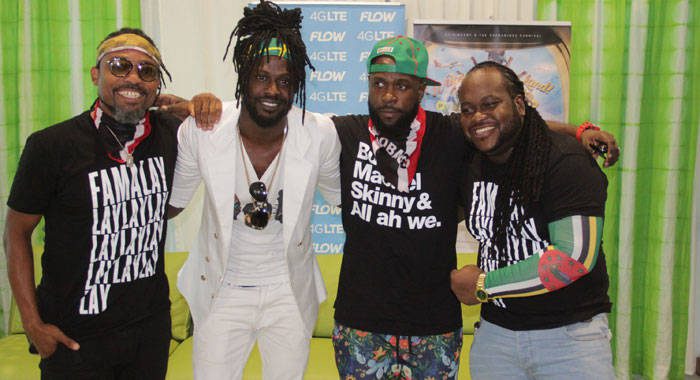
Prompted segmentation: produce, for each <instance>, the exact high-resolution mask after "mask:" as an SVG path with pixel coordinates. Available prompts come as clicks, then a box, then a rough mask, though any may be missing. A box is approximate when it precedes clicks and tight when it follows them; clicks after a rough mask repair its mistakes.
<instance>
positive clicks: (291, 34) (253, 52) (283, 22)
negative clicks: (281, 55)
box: [224, 0, 315, 115]
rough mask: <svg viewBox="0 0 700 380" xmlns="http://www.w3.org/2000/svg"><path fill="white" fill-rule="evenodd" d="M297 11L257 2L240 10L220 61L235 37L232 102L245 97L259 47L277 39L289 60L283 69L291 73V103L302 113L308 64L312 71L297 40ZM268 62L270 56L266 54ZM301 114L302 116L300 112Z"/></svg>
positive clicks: (299, 16)
mask: <svg viewBox="0 0 700 380" xmlns="http://www.w3.org/2000/svg"><path fill="white" fill-rule="evenodd" d="M302 18H303V17H302V16H301V9H300V8H294V9H282V8H280V7H279V6H278V5H277V4H275V3H272V2H270V1H265V0H260V4H258V5H257V6H256V7H255V8H247V7H246V8H244V9H243V18H241V19H240V20H239V21H238V24H237V25H236V27H235V28H234V29H233V32H231V35H230V36H229V39H228V45H226V53H224V61H225V60H226V55H227V54H228V50H229V47H231V41H232V40H233V37H234V36H236V45H235V46H234V47H233V66H234V68H235V69H236V72H237V73H238V81H237V82H236V100H237V104H240V101H241V98H240V97H241V94H243V95H244V96H245V93H246V91H247V88H248V82H249V81H250V77H251V73H252V72H253V70H255V69H256V67H257V64H258V62H257V60H258V59H259V58H260V57H261V55H260V54H259V51H260V50H261V48H264V47H267V46H269V45H270V40H271V39H273V38H277V40H278V41H279V43H280V44H284V45H286V46H287V51H288V54H289V58H288V59H287V69H288V70H289V72H290V73H291V76H292V79H291V83H292V86H293V88H294V96H295V98H294V100H295V101H296V102H298V103H299V105H300V106H301V108H302V110H303V111H304V113H305V111H306V85H305V82H306V70H305V67H306V66H307V65H308V66H309V68H310V69H311V70H315V68H314V67H313V65H312V64H311V60H309V57H308V55H307V54H306V45H305V44H304V41H303V40H302V39H301V33H300V32H299V29H301V20H302ZM267 59H268V61H269V59H270V56H269V55H267ZM302 115H303V113H302Z"/></svg>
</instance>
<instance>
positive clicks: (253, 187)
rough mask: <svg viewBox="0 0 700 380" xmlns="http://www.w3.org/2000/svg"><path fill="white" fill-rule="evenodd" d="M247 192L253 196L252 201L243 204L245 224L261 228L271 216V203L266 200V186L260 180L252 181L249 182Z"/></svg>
mask: <svg viewBox="0 0 700 380" xmlns="http://www.w3.org/2000/svg"><path fill="white" fill-rule="evenodd" d="M248 192H250V196H251V197H253V202H251V203H248V204H247V205H245V206H243V214H245V218H244V220H245V225H246V226H248V227H250V228H253V229H256V230H262V229H263V228H265V227H266V226H267V222H268V221H269V220H270V217H272V205H271V204H270V203H269V202H268V201H267V187H265V184H264V183H262V182H260V181H257V182H253V183H251V184H250V187H249V188H248Z"/></svg>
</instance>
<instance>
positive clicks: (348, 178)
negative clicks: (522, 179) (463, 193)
mask: <svg viewBox="0 0 700 380" xmlns="http://www.w3.org/2000/svg"><path fill="white" fill-rule="evenodd" d="M368 119H369V118H368V116H342V117H336V118H334V122H335V125H336V130H337V131H338V136H339V138H340V142H341V145H342V153H341V160H340V170H341V189H342V217H343V228H344V230H345V233H346V241H345V248H344V251H343V252H344V254H343V263H342V267H341V271H340V280H339V286H338V296H337V299H336V302H335V319H336V320H337V321H338V322H339V323H341V324H343V325H346V326H348V327H352V328H356V329H361V330H365V331H371V332H374V333H384V334H400V335H436V334H441V333H445V332H449V331H454V330H456V329H458V328H459V327H460V326H461V325H462V321H461V311H460V305H459V302H458V301H457V299H456V297H455V296H454V294H453V293H452V291H451V290H450V271H451V270H452V269H454V268H455V267H456V252H455V239H456V232H457V207H456V206H457V204H458V197H459V184H460V175H461V174H462V173H463V170H462V168H463V165H464V156H465V149H466V148H465V144H464V137H463V135H462V132H461V130H460V129H459V128H458V127H457V126H456V125H455V123H454V120H452V121H451V120H450V118H449V117H446V116H442V115H440V114H437V113H434V112H426V131H425V135H424V138H423V142H422V147H421V153H420V158H419V161H418V167H417V171H416V174H415V178H414V180H413V181H412V182H411V184H410V186H409V192H408V193H402V192H400V191H398V190H397V189H395V188H394V186H393V185H391V184H387V183H385V182H384V178H383V177H382V175H381V174H380V173H379V170H378V168H377V165H376V161H375V157H374V154H373V151H372V144H371V142H370V136H369V131H368Z"/></svg>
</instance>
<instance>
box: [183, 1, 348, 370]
mask: <svg viewBox="0 0 700 380" xmlns="http://www.w3.org/2000/svg"><path fill="white" fill-rule="evenodd" d="M300 27H301V10H300V9H298V8H296V9H291V10H282V9H281V8H280V7H278V6H277V5H275V4H273V3H270V2H267V1H262V2H260V4H258V5H257V6H256V7H254V8H245V9H244V16H243V18H242V19H240V21H239V22H238V24H237V26H236V28H235V29H234V31H233V33H232V34H231V38H230V39H231V40H232V39H233V37H234V36H235V37H236V44H235V46H234V48H233V63H234V66H235V69H236V71H237V72H238V82H237V83H236V98H237V100H238V102H229V103H223V105H222V112H221V117H220V121H219V122H218V123H217V124H216V125H215V127H214V130H213V131H211V132H209V131H204V130H200V129H198V128H196V126H195V122H194V120H193V119H188V120H186V121H185V123H183V125H182V126H181V127H180V131H179V132H178V139H179V155H178V158H177V166H176V169H175V179H174V185H173V193H172V197H171V199H170V205H171V207H172V212H171V215H175V214H177V213H178V212H180V210H182V208H183V207H185V206H186V205H187V204H188V203H189V201H190V200H191V198H192V196H193V195H194V193H195V190H196V189H197V187H198V185H199V184H200V183H201V182H203V183H204V184H205V187H206V193H205V196H204V210H203V214H202V225H201V228H200V231H199V237H198V240H197V243H196V245H195V246H194V247H193V248H192V250H191V252H190V255H189V257H188V259H187V261H186V263H185V264H184V266H183V268H182V271H181V273H180V276H179V278H178V287H179V288H180V290H181V292H182V294H183V295H184V296H185V298H186V299H187V302H188V303H189V306H190V310H191V312H192V318H193V320H194V347H193V361H194V374H195V378H197V379H239V378H241V376H242V372H243V368H244V367H245V364H246V362H247V360H248V356H249V354H250V352H251V349H252V347H253V345H254V343H255V342H256V341H257V344H258V348H259V349H260V353H261V356H262V362H263V375H264V377H265V378H269V379H301V378H302V377H303V374H304V369H305V368H306V363H307V360H308V356H309V343H310V339H311V333H312V331H313V328H314V324H315V322H316V317H317V315H318V306H319V304H320V303H321V302H322V301H323V300H324V299H325V296H326V293H325V287H324V284H323V279H322V277H321V273H320V269H319V266H318V263H317V261H316V259H315V257H314V256H313V251H312V249H311V236H310V229H309V224H310V218H311V209H312V202H313V199H314V192H315V190H316V188H318V189H319V190H320V191H321V193H322V194H323V195H324V197H325V198H326V199H327V200H328V201H329V202H331V203H332V204H339V203H340V193H339V174H338V156H339V154H340V144H339V142H338V138H337V135H336V133H335V130H334V128H333V123H332V121H331V120H330V119H329V118H328V117H325V116H322V115H320V114H316V113H312V112H305V110H304V106H303V104H304V99H305V94H304V88H305V87H304V85H305V83H304V82H305V77H306V75H305V66H307V65H308V66H310V63H309V59H308V57H307V54H306V47H305V45H304V42H303V41H302V39H301V34H300V32H299V29H300ZM230 44H231V41H229V46H230ZM227 52H228V48H227ZM295 98H296V99H297V100H298V101H299V103H300V104H301V105H302V106H301V108H299V107H297V106H294V105H293V100H294V99H295ZM239 103H241V104H240V106H239ZM283 200H284V201H283Z"/></svg>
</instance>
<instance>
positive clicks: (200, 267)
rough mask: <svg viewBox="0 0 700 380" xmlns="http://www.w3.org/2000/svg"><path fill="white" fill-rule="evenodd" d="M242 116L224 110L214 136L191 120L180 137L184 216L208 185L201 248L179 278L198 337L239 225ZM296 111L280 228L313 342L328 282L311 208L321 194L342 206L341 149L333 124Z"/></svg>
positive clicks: (178, 196)
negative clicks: (236, 204)
mask: <svg viewBox="0 0 700 380" xmlns="http://www.w3.org/2000/svg"><path fill="white" fill-rule="evenodd" d="M239 114H240V109H239V108H238V107H236V104H235V102H224V104H223V111H222V115H221V119H220V121H219V123H218V124H216V125H215V127H214V130H213V131H203V130H201V129H198V128H197V126H196V125H195V122H194V119H192V118H191V117H190V118H188V119H186V120H185V121H184V122H183V124H182V125H181V126H180V129H179V131H178V155H177V165H176V166H175V178H174V180H173V189H172V193H171V196H170V205H172V206H174V207H178V208H184V207H185V206H186V205H187V204H188V203H189V201H190V200H191V199H192V197H193V196H194V193H195V191H196V190H197V187H198V186H199V184H200V182H204V185H205V195H204V208H203V211H202V224H201V226H200V230H199V234H198V236H197V241H196V244H195V245H194V247H193V248H192V249H191V250H190V254H189V256H188V258H187V261H186V262H185V264H184V265H183V267H182V269H181V270H180V273H179V274H178V280H177V286H178V288H179V289H180V292H181V293H182V294H183V296H184V297H185V299H186V300H187V303H188V304H189V306H190V310H191V312H192V319H193V320H194V324H195V329H196V328H197V326H199V325H200V323H202V322H203V321H204V320H205V319H206V318H207V315H208V314H209V311H210V307H211V301H212V300H213V299H214V298H215V297H216V295H217V293H218V291H219V288H220V286H221V284H222V281H223V276H224V271H225V270H226V265H227V261H228V255H229V247H230V242H231V234H232V230H231V229H232V223H233V203H234V191H233V189H235V188H236V169H237V165H235V164H234V163H235V162H236V161H237V160H238V158H239V157H240V152H239V143H238V137H237V129H236V125H237V123H238V117H239ZM301 116H302V111H301V109H299V108H298V107H296V106H294V107H292V109H291V110H290V111H289V114H288V115H287V121H288V129H287V138H286V141H285V148H284V150H283V155H282V159H283V160H284V166H283V167H284V182H283V184H284V187H283V188H284V202H283V205H282V214H283V215H284V216H283V221H282V228H283V239H284V255H285V257H286V259H287V266H288V269H289V271H288V272H289V282H290V284H291V288H292V291H293V292H294V297H295V299H296V302H297V306H298V307H299V311H300V313H301V316H302V319H303V320H304V324H305V326H306V329H307V333H308V334H309V335H311V333H312V331H313V328H314V324H315V323H316V317H317V315H318V305H319V304H320V303H321V302H323V300H324V299H325V298H326V290H325V287H324V284H323V278H322V277H321V272H320V269H319V267H318V262H317V261H316V258H315V257H314V253H313V251H312V249H311V248H312V245H311V231H310V219H311V207H312V203H313V200H314V192H315V189H316V187H317V186H318V189H319V190H320V191H321V194H322V195H323V196H324V198H325V199H326V200H327V201H328V202H329V203H330V204H334V205H339V204H340V173H339V168H338V165H339V159H340V141H339V140H338V135H337V133H336V131H335V128H334V126H333V121H331V119H330V118H328V117H326V116H324V115H321V114H318V113H313V112H308V111H307V112H306V115H305V117H304V123H303V124H302V119H301Z"/></svg>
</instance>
